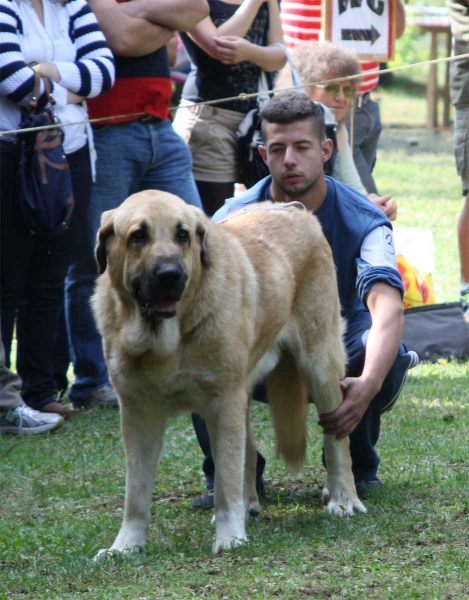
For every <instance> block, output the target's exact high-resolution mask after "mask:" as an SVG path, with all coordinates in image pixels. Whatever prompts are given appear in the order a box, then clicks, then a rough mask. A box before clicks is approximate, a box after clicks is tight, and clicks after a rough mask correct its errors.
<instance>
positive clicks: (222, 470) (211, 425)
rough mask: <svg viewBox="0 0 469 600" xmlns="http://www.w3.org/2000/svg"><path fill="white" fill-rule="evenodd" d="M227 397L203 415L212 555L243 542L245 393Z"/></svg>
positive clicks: (244, 534)
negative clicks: (211, 465)
mask: <svg viewBox="0 0 469 600" xmlns="http://www.w3.org/2000/svg"><path fill="white" fill-rule="evenodd" d="M227 396H228V397H225V398H224V399H223V401H220V402H217V400H215V399H212V400H211V411H210V413H209V414H207V415H206V421H207V427H208V430H209V434H210V439H211V444H212V453H213V458H214V461H215V526H216V538H215V543H214V545H213V552H214V553H217V552H219V551H220V550H225V549H228V548H232V547H234V546H237V545H239V544H240V543H242V542H244V541H246V540H247V537H246V530H245V506H244V499H243V487H244V486H243V483H244V482H243V480H244V464H245V453H246V452H245V451H246V413H247V393H246V391H244V390H243V391H238V392H235V393H231V394H230V393H228V394H227Z"/></svg>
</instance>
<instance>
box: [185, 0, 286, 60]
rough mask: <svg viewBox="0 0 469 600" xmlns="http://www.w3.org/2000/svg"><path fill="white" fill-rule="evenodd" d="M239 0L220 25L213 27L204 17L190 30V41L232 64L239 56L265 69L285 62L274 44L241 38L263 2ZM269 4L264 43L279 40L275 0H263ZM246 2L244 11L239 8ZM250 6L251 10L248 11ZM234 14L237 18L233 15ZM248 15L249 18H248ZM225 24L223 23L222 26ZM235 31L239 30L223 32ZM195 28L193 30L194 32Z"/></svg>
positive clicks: (213, 55)
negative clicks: (263, 44) (262, 43)
mask: <svg viewBox="0 0 469 600" xmlns="http://www.w3.org/2000/svg"><path fill="white" fill-rule="evenodd" d="M256 2H257V6H255V4H254V1H252V2H251V1H250V0H247V2H246V1H245V2H243V4H242V5H241V6H240V8H239V9H238V10H237V11H236V13H235V14H234V15H233V17H231V19H228V21H225V23H223V25H221V26H220V27H218V28H216V27H215V26H214V24H213V23H212V20H211V19H210V18H208V19H205V20H204V21H203V22H202V23H201V24H200V25H199V26H198V27H197V28H196V29H197V31H195V30H192V31H191V32H190V35H191V37H192V38H193V39H194V41H195V42H196V43H197V44H198V45H199V46H200V47H201V48H202V49H203V50H205V52H207V54H209V55H210V56H211V57H212V58H215V59H218V60H220V62H222V63H223V64H227V65H230V64H236V63H238V62H241V61H243V60H249V61H250V62H252V63H254V64H255V65H257V66H259V67H261V69H264V70H265V71H277V70H279V69H281V68H282V67H283V65H284V64H285V62H286V58H285V54H284V52H283V50H282V49H281V48H279V47H278V46H270V45H268V46H258V45H257V44H252V43H251V42H248V41H247V40H245V39H244V36H245V35H246V33H247V32H248V30H249V28H250V26H251V24H252V21H253V20H254V18H255V17H256V14H257V11H258V10H259V7H260V5H261V4H262V3H263V2H259V0H256ZM267 2H268V7H269V23H270V25H269V31H268V34H267V42H268V44H274V43H280V44H283V33H282V25H281V21H280V13H279V9H278V4H277V0H267ZM245 5H246V8H245V11H244V12H241V9H242V8H243V6H245ZM251 9H252V13H253V14H251V12H250V11H251ZM235 17H237V18H235ZM248 17H249V18H248ZM225 26H227V27H225ZM228 31H237V32H239V33H227V32H228ZM194 32H195V33H194Z"/></svg>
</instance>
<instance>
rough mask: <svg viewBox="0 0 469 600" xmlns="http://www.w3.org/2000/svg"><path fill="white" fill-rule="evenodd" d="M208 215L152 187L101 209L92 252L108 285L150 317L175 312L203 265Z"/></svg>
mask: <svg viewBox="0 0 469 600" xmlns="http://www.w3.org/2000/svg"><path fill="white" fill-rule="evenodd" d="M206 231H207V218H206V217H205V215H204V214H203V213H202V211H201V210H199V209H197V208H194V207H192V206H189V205H188V204H186V203H185V202H184V201H183V200H181V199H180V198H178V197H177V196H174V195H172V194H168V193H166V192H160V191H156V190H147V191H144V192H139V193H138V194H134V195H133V196H130V197H129V198H127V200H126V201H125V202H123V203H122V204H121V206H119V208H117V209H115V210H111V211H108V212H105V213H103V215H102V218H101V228H100V229H99V232H98V239H97V247H96V258H97V261H98V266H99V273H100V275H101V274H103V273H104V272H105V271H106V269H107V270H108V273H109V277H110V278H111V282H112V285H113V287H114V288H115V289H116V290H117V291H118V292H119V293H120V294H122V295H124V296H127V297H129V296H131V297H132V298H133V299H134V300H135V301H136V302H138V304H139V306H140V309H141V314H142V316H143V317H144V318H146V319H150V320H160V319H169V318H171V317H174V316H175V315H176V313H177V305H178V302H179V301H180V300H181V298H182V296H183V294H184V291H185V289H186V287H187V285H188V283H189V282H190V281H191V279H192V278H193V277H194V276H195V277H196V278H198V277H199V274H200V271H201V269H202V268H205V267H208V265H209V258H208V253H207V240H206Z"/></svg>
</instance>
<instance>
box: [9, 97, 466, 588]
mask: <svg viewBox="0 0 469 600" xmlns="http://www.w3.org/2000/svg"><path fill="white" fill-rule="evenodd" d="M382 97H383V106H384V105H385V103H387V102H390V103H394V105H395V106H396V107H397V110H398V104H399V99H396V98H395V97H393V96H392V94H390V93H389V92H386V93H383V95H382ZM421 104H422V103H421ZM433 136H434V134H425V133H424V132H422V131H421V130H413V131H406V130H404V131H401V130H399V131H397V132H396V130H390V131H385V132H384V134H383V137H382V144H381V149H380V152H379V158H378V163H377V167H376V177H377V181H378V184H379V187H380V189H381V191H382V192H385V191H392V192H393V193H394V195H395V197H396V199H397V200H398V203H399V220H398V225H401V226H406V225H420V226H422V227H428V228H431V229H432V230H433V231H434V234H435V240H436V245H437V260H436V270H435V273H434V281H435V285H436V288H437V294H438V300H439V301H443V300H455V299H456V297H457V288H458V259H457V244H456V222H457V217H458V213H459V210H460V208H461V200H460V195H459V194H460V190H459V181H458V178H457V176H456V174H455V169H454V164H453V158H452V146H451V138H450V137H448V136H447V137H445V136H444V135H441V137H433ZM416 141H417V142H418V145H417V146H416V145H415V144H414V142H416ZM411 143H412V145H411ZM468 379H469V363H455V362H451V363H448V362H445V361H441V362H440V363H438V364H434V365H421V366H419V367H418V368H416V369H414V371H412V372H411V374H410V377H409V382H408V384H407V385H406V387H405V389H404V392H403V394H402V396H401V399H400V400H399V402H398V404H397V405H396V407H395V409H394V410H393V411H392V413H389V414H386V415H385V416H384V418H383V427H382V435H381V438H380V443H379V450H380V454H381V458H382V465H381V468H380V477H381V479H382V481H383V483H384V490H383V491H382V492H379V493H376V494H375V495H373V496H372V497H371V498H369V499H368V500H367V502H366V505H367V507H368V510H369V512H368V514H367V515H361V516H358V517H356V518H353V519H348V518H347V519H344V520H335V519H333V518H331V517H327V516H326V515H325V514H324V512H323V509H322V507H321V501H320V491H321V486H322V485H323V483H324V480H325V472H324V470H323V468H322V466H321V464H320V447H321V439H320V434H319V428H318V426H317V425H316V418H315V416H314V414H313V412H312V411H311V413H310V417H309V420H310V422H309V431H310V443H309V448H308V457H307V462H306V467H305V469H304V471H303V472H302V473H301V474H300V475H299V476H295V477H294V476H292V475H291V474H290V473H288V472H287V471H286V470H285V468H284V466H283V464H282V463H281V462H280V461H278V460H277V459H276V458H275V450H274V440H273V436H272V430H271V426H270V420H269V414H268V409H267V407H265V406H263V405H258V404H256V405H255V406H254V407H253V422H254V426H255V434H256V438H257V440H258V444H259V446H260V449H261V451H262V452H263V454H264V455H265V456H266V457H267V461H268V463H267V469H266V486H267V488H266V489H267V498H266V501H265V503H264V505H263V514H262V516H261V517H260V518H259V519H255V520H253V519H251V520H250V521H249V523H248V535H249V543H248V544H247V545H245V546H243V547H241V548H238V549H236V550H233V551H230V552H225V553H223V554H222V555H220V556H212V555H211V553H210V547H211V544H212V541H213V536H214V528H213V526H212V525H211V524H210V517H211V515H210V514H209V513H208V512H197V511H193V510H191V508H190V501H191V498H192V497H193V496H194V495H196V494H197V493H199V492H200V490H201V486H202V477H201V472H200V452H199V450H198V448H197V444H196V441H195V438H194V434H193V431H192V426H191V424H190V419H189V417H188V416H187V415H185V416H181V417H179V418H177V419H175V420H173V421H171V422H170V425H169V427H168V431H167V435H166V444H167V447H166V453H165V456H164V458H163V460H162V463H161V468H160V471H159V475H158V481H157V484H156V486H155V490H154V502H153V505H152V523H151V527H150V532H149V543H148V547H147V550H146V552H145V553H144V554H141V555H137V556H134V557H132V558H127V559H122V558H117V559H116V560H111V561H104V562H101V563H94V562H93V561H92V557H93V556H94V555H95V553H96V552H97V551H98V550H99V549H100V548H105V547H107V546H109V545H110V544H111V543H112V541H113V539H114V536H115V535H116V533H117V530H118V528H119V526H120V521H121V518H122V509H123V502H124V456H123V450H122V443H121V436H120V431H119V422H118V421H119V420H118V414H117V412H114V411H99V410H95V411H94V412H92V413H90V414H88V415H84V416H81V417H79V418H78V419H76V420H75V421H73V422H69V423H66V424H65V426H64V427H63V428H62V429H61V430H59V431H57V432H55V433H52V434H46V435H42V436H37V437H34V438H31V439H23V438H15V437H7V436H3V437H2V438H0V482H1V488H2V489H1V494H2V502H1V504H0V572H1V576H0V599H1V600H3V599H6V598H15V599H16V598H20V599H23V598H24V599H28V600H30V599H42V598H47V599H51V600H54V599H72V600H75V599H82V598H87V599H92V600H95V599H96V600H121V599H122V600H123V599H129V600H144V599H145V600H150V599H151V600H153V599H154V598H157V599H159V598H162V599H166V598H168V599H171V598H174V599H181V598H182V599H188V598H206V599H213V600H221V599H227V600H232V599H233V600H234V599H237V598H250V599H251V598H254V599H264V598H266V599H275V598H284V599H292V600H293V599H295V600H296V599H298V598H334V599H338V598H363V599H365V598H366V599H368V598H376V599H378V600H380V599H383V598H389V599H391V598H392V599H395V598H399V599H400V598H411V599H438V600H440V599H449V598H454V599H461V598H467V597H468V592H467V590H468V589H469V495H468V481H469V454H468V441H467V440H468V439H469V414H468V408H469V386H468V385H467V382H468Z"/></svg>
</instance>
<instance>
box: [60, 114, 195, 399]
mask: <svg viewBox="0 0 469 600" xmlns="http://www.w3.org/2000/svg"><path fill="white" fill-rule="evenodd" d="M94 141H95V147H96V151H97V154H98V162H97V178H96V182H95V184H94V185H93V191H92V194H91V202H90V212H89V229H88V232H87V233H88V235H87V236H86V237H85V232H83V233H84V238H83V248H82V251H81V252H80V253H79V256H78V258H77V260H76V261H75V262H74V263H73V264H72V266H71V267H70V270H69V272H68V276H67V279H66V284H65V293H66V311H65V312H66V319H67V328H68V332H69V336H70V346H71V353H72V355H71V360H72V362H73V366H74V371H75V376H76V380H75V383H74V385H73V387H72V389H71V390H70V394H69V397H70V399H71V400H72V401H73V403H74V404H75V405H77V406H80V405H81V404H83V402H84V401H85V400H86V399H87V398H88V397H89V396H90V395H91V394H92V393H93V392H94V391H96V390H97V389H99V388H101V387H103V386H104V385H107V384H109V378H108V373H107V369H106V365H105V362H104V356H103V351H102V347H101V338H100V335H99V333H98V331H97V329H96V326H95V323H94V319H93V316H92V313H91V310H90V298H91V296H92V294H93V291H94V285H95V281H96V277H97V266H96V262H95V259H94V244H95V240H96V234H97V231H98V229H99V225H100V221H101V214H102V213H103V212H104V211H106V210H111V209H114V208H117V207H118V206H119V205H120V204H121V203H122V202H123V201H124V200H125V199H126V198H127V197H128V196H130V195H131V194H134V193H136V192H139V191H142V190H146V189H157V190H163V191H166V192H170V193H172V194H175V195H177V196H180V197H181V198H182V199H183V200H185V201H186V202H187V203H188V204H192V205H194V206H197V207H199V208H202V206H201V203H200V198H199V194H198V192H197V188H196V185H195V183H194V179H193V177H192V159H191V154H190V151H189V149H188V148H187V146H186V144H185V143H184V141H183V140H182V138H180V137H179V136H178V135H177V134H176V132H175V131H174V129H173V127H172V125H171V123H170V121H169V120H162V121H156V122H154V121H152V122H146V123H144V122H141V121H131V122H128V123H121V124H118V125H106V126H104V127H101V128H99V129H97V130H96V131H95V133H94Z"/></svg>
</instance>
